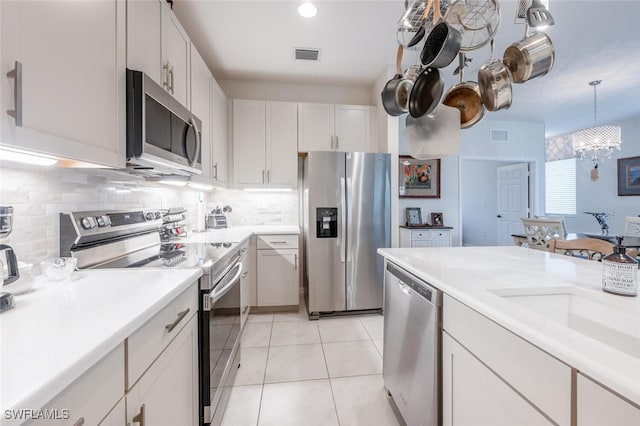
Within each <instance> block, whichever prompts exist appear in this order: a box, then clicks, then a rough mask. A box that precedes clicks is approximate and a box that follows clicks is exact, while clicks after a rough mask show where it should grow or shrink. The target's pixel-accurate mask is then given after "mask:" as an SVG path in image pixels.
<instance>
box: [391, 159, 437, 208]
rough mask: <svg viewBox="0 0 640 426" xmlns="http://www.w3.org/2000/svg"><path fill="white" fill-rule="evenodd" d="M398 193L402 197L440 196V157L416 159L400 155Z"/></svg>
mask: <svg viewBox="0 0 640 426" xmlns="http://www.w3.org/2000/svg"><path fill="white" fill-rule="evenodd" d="M398 161H399V164H398V173H399V176H398V194H399V197H400V198H440V159H439V158H437V159H432V160H416V159H415V158H413V157H410V156H408V155H400V156H399V157H398Z"/></svg>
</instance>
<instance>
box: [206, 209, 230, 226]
mask: <svg viewBox="0 0 640 426" xmlns="http://www.w3.org/2000/svg"><path fill="white" fill-rule="evenodd" d="M231 211H232V210H231V206H224V207H223V208H222V209H221V208H220V207H218V206H216V208H215V209H213V210H211V213H209V214H208V215H207V229H221V228H226V227H227V226H228V225H229V224H228V222H227V215H226V213H231Z"/></svg>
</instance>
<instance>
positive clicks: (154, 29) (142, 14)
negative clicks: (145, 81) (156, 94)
mask: <svg viewBox="0 0 640 426" xmlns="http://www.w3.org/2000/svg"><path fill="white" fill-rule="evenodd" d="M163 3H164V1H162V0H151V1H127V68H130V69H132V70H136V71H143V72H144V73H145V74H147V75H148V76H149V77H151V79H152V80H153V81H155V82H156V83H158V84H159V85H161V86H162V85H163V83H164V82H165V81H166V78H165V75H164V72H163V70H162V58H163V54H162V16H163V15H162V4H163Z"/></svg>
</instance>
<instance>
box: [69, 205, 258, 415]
mask: <svg viewBox="0 0 640 426" xmlns="http://www.w3.org/2000/svg"><path fill="white" fill-rule="evenodd" d="M162 224H163V215H162V213H161V212H160V211H155V210H133V211H85V212H73V213H64V214H61V215H60V255H61V256H73V257H75V258H77V259H78V269H98V268H99V269H104V268H193V267H199V268H202V271H203V275H202V277H201V278H200V293H199V294H200V297H199V298H200V300H199V311H198V322H199V326H198V334H199V338H198V339H199V367H200V374H199V376H200V377H199V378H200V424H201V425H204V424H220V423H221V420H222V414H223V413H224V408H225V407H226V403H227V400H228V396H229V393H230V391H231V385H232V384H233V380H234V378H235V374H236V372H237V369H238V367H239V366H240V332H241V328H240V327H241V325H240V324H241V323H240V316H241V304H240V275H241V274H242V270H243V265H242V260H243V257H244V253H245V252H246V250H247V249H246V247H240V246H239V244H238V243H214V244H206V243H186V244H185V243H183V242H178V241H170V242H164V243H163V242H162V241H161V239H160V230H161V226H162Z"/></svg>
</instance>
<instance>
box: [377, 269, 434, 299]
mask: <svg viewBox="0 0 640 426" xmlns="http://www.w3.org/2000/svg"><path fill="white" fill-rule="evenodd" d="M387 271H388V272H389V273H390V274H391V275H392V276H393V277H394V278H396V279H397V280H398V281H399V285H400V289H401V290H402V291H403V293H405V294H407V295H410V294H411V293H412V292H413V293H417V294H419V295H420V296H421V297H423V298H424V299H427V301H428V302H429V303H431V304H432V305H435V306H442V292H441V291H440V290H438V289H437V288H435V287H432V286H431V285H429V284H427V283H426V282H424V281H422V280H421V279H419V278H417V277H415V276H413V275H411V274H410V273H408V272H406V271H404V270H403V269H401V268H399V267H398V266H396V265H394V264H392V263H390V262H388V263H387Z"/></svg>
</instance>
